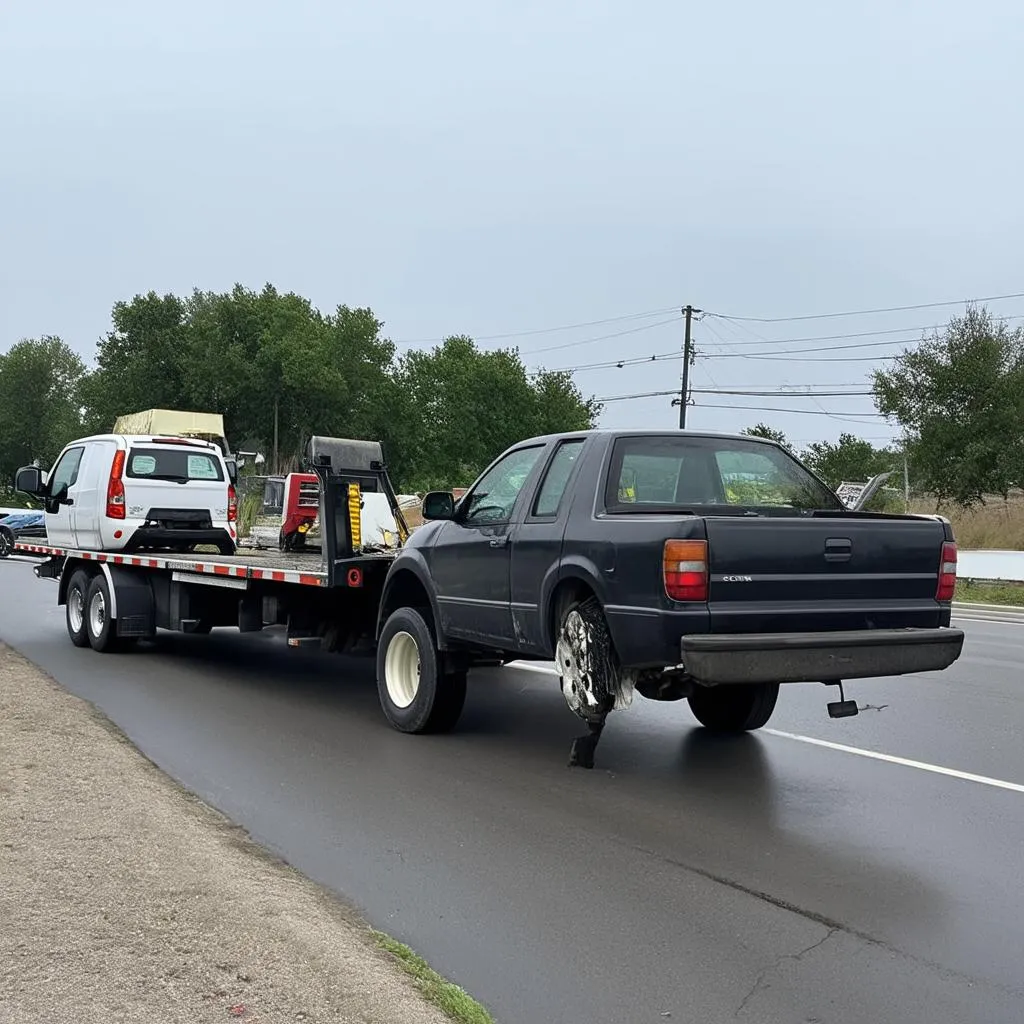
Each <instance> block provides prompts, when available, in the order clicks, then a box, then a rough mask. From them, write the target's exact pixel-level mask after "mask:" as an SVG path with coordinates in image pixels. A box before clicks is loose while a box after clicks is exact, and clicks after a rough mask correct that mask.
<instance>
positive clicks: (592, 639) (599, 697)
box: [555, 597, 633, 722]
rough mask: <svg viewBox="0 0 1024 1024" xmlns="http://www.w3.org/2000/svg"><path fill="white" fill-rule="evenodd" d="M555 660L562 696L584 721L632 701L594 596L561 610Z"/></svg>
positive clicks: (628, 681) (594, 719) (600, 719)
mask: <svg viewBox="0 0 1024 1024" xmlns="http://www.w3.org/2000/svg"><path fill="white" fill-rule="evenodd" d="M555 662H556V664H557V666H558V675H559V679H560V681H561V684H562V696H564V697H565V702H566V704H568V705H569V709H570V710H571V711H572V712H573V714H574V715H577V716H578V717H579V718H582V719H583V720H584V721H585V722H604V719H605V717H606V716H607V715H608V712H610V711H613V710H615V709H618V708H625V707H629V705H630V704H631V703H632V700H633V686H632V680H631V678H630V677H628V676H627V674H626V673H624V672H623V671H622V669H621V668H620V667H619V662H618V658H617V657H616V654H615V649H614V647H613V646H612V639H611V634H610V633H609V632H608V623H607V621H606V620H605V617H604V612H603V611H602V610H601V605H600V604H599V603H598V601H597V599H596V598H593V597H590V598H587V599H586V600H584V601H573V602H572V603H570V604H568V605H567V606H566V607H565V608H564V609H563V611H562V616H561V623H560V628H559V631H558V640H557V642H556V644H555Z"/></svg>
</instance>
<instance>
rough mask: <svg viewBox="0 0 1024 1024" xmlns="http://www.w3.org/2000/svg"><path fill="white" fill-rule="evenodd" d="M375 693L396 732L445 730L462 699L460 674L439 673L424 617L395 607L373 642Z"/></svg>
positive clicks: (438, 657) (455, 716)
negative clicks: (374, 643)
mask: <svg viewBox="0 0 1024 1024" xmlns="http://www.w3.org/2000/svg"><path fill="white" fill-rule="evenodd" d="M377 693H378V695H379V697H380V703H381V707H382V708H383V709H384V714H385V716H386V717H387V720H388V721H389V722H390V723H391V724H392V725H393V726H394V727H395V728H396V729H398V730H399V732H410V733H425V732H448V731H449V730H450V729H452V728H454V726H455V724H456V722H458V720H459V717H460V715H461V714H462V708H463V705H464V704H465V702H466V673H465V672H453V673H447V674H446V673H445V672H444V666H443V662H442V659H441V654H440V652H439V651H438V649H437V643H436V641H435V640H434V634H433V631H432V630H431V628H430V626H429V624H428V622H427V618H426V616H425V615H424V614H423V612H421V611H419V610H418V609H416V608H399V609H398V610H397V611H395V612H392V614H391V616H390V617H389V618H388V620H387V622H386V623H385V625H384V630H383V632H382V633H381V636H380V643H379V644H378V646H377Z"/></svg>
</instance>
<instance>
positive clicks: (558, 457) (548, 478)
mask: <svg viewBox="0 0 1024 1024" xmlns="http://www.w3.org/2000/svg"><path fill="white" fill-rule="evenodd" d="M582 447H583V441H582V440H580V441H563V442H562V443H561V444H560V445H559V446H558V450H557V451H556V452H555V455H554V458H552V460H551V464H550V465H549V466H548V471H547V474H546V475H545V477H544V482H543V483H542V484H541V485H540V490H539V491H538V492H537V500H536V501H535V502H534V505H533V514H534V515H535V516H539V517H554V516H556V515H558V506H559V505H560V504H561V503H562V495H563V494H565V488H566V487H567V486H568V484H569V477H570V476H571V475H572V469H573V466H575V465H576V459H577V458H578V457H579V454H580V449H581V448H582Z"/></svg>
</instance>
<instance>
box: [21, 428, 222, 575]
mask: <svg viewBox="0 0 1024 1024" xmlns="http://www.w3.org/2000/svg"><path fill="white" fill-rule="evenodd" d="M15 485H16V487H17V489H18V490H19V491H22V492H24V493H26V494H30V495H33V496H34V497H36V498H39V499H41V500H42V502H43V510H44V513H45V521H46V537H47V540H48V541H49V543H50V544H52V545H55V546H57V547H66V548H79V549H92V550H97V551H121V552H126V553H127V552H137V551H189V550H191V549H192V548H194V547H195V546H197V545H213V546H215V547H216V548H217V549H218V550H219V551H220V553H221V554H225V555H230V554H233V553H234V551H235V543H236V538H237V532H236V531H237V513H238V506H237V497H236V494H235V487H234V483H233V481H232V479H231V475H230V473H229V468H228V465H227V463H226V462H225V459H224V455H223V452H222V451H221V450H220V448H219V447H218V446H217V445H215V444H213V443H211V442H208V441H203V440H198V439H193V438H180V437H162V436H153V435H127V434H97V435H94V436H92V437H85V438H81V439H80V440H77V441H72V442H71V443H70V444H69V445H67V446H66V447H65V448H64V450H63V451H62V452H61V453H60V455H59V456H58V457H57V461H56V462H55V463H54V465H53V468H52V469H51V470H50V472H49V473H43V472H42V471H41V470H40V469H38V468H37V467H34V466H29V467H25V468H24V469H20V470H19V471H18V474H17V477H16V480H15Z"/></svg>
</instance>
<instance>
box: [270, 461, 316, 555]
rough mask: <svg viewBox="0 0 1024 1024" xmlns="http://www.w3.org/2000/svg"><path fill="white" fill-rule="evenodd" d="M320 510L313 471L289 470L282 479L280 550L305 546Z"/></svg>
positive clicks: (297, 548) (293, 549)
mask: <svg viewBox="0 0 1024 1024" xmlns="http://www.w3.org/2000/svg"><path fill="white" fill-rule="evenodd" d="M319 511H320V484H319V483H318V482H317V479H316V474H315V473H289V474H288V475H287V476H286V477H285V479H284V507H283V508H282V510H281V536H280V539H279V542H278V546H279V547H280V548H281V550H282V551H297V550H299V549H301V548H303V547H305V546H306V534H307V533H309V531H310V529H311V528H312V526H313V523H314V522H315V520H316V517H317V514H318V513H319Z"/></svg>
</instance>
